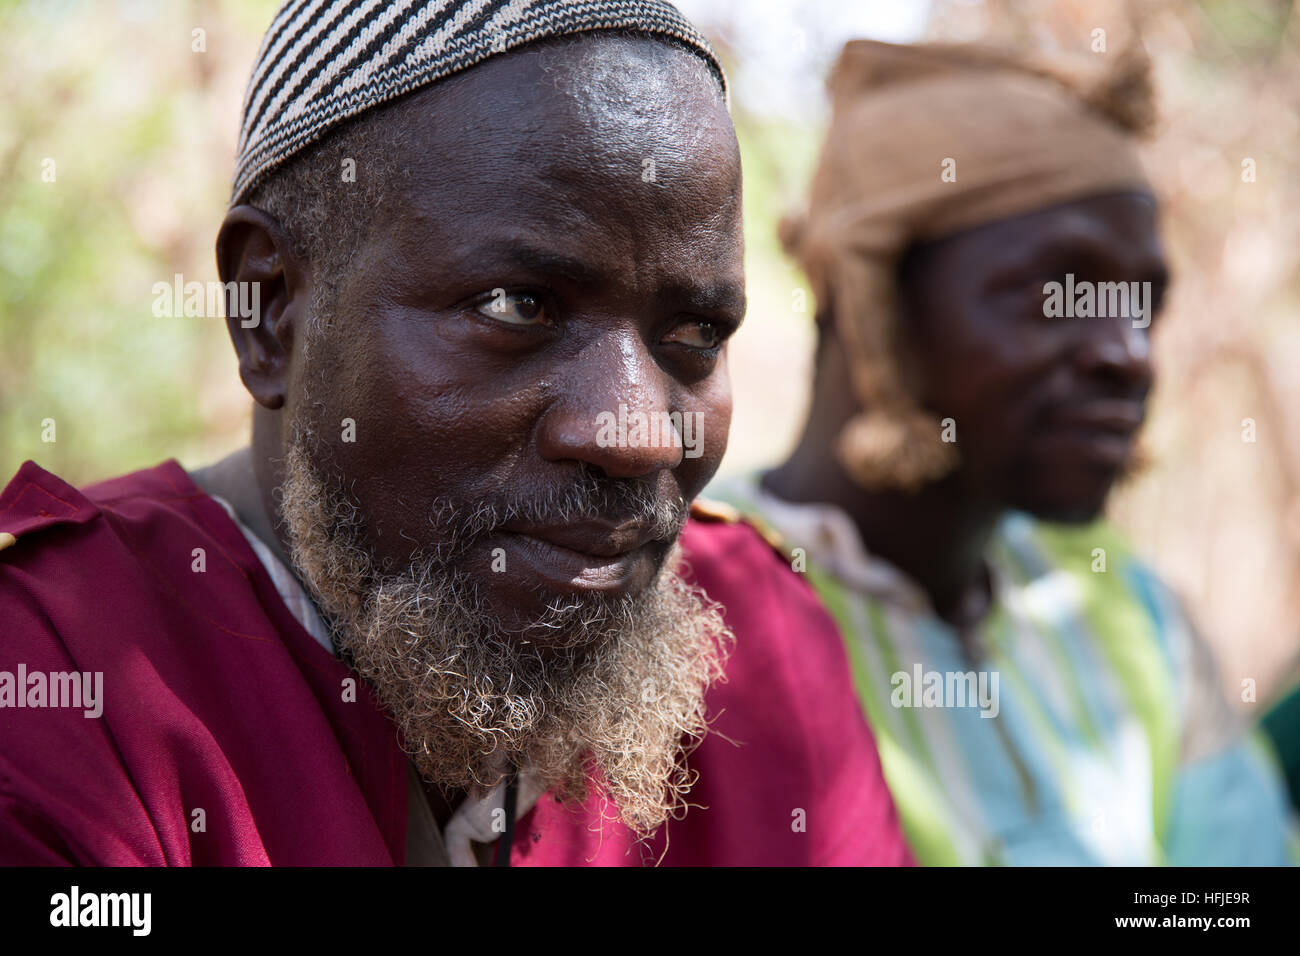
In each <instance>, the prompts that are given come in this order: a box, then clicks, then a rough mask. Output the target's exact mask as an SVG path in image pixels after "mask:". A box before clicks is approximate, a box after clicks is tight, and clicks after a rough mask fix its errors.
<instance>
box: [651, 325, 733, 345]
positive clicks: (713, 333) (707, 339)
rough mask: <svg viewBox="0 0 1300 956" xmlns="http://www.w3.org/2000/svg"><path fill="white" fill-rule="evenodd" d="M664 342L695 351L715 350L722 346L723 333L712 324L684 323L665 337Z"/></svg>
mask: <svg viewBox="0 0 1300 956" xmlns="http://www.w3.org/2000/svg"><path fill="white" fill-rule="evenodd" d="M664 341H665V342H676V343H677V344H679V345H687V346H690V347H691V348H695V349H713V348H717V347H718V346H719V345H721V344H722V331H721V330H720V329H719V328H718V327H717V326H716V325H715V324H714V323H712V322H703V321H696V322H683V323H682V324H681V325H679V326H677V328H675V329H673V330H672V331H671V332H669V333H668V334H667V335H666V336H664Z"/></svg>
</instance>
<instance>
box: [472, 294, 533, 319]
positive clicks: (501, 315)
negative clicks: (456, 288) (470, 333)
mask: <svg viewBox="0 0 1300 956" xmlns="http://www.w3.org/2000/svg"><path fill="white" fill-rule="evenodd" d="M474 310H475V311H476V312H478V313H479V314H480V315H486V316H487V317H488V318H490V319H497V320H498V321H501V322H505V323H507V324H509V325H546V324H547V323H548V322H549V317H548V316H547V314H546V307H545V306H544V305H543V304H542V299H541V297H540V296H537V295H533V294H532V293H529V292H511V291H509V290H507V289H493V290H492V295H491V296H489V297H488V298H486V299H484V300H483V301H482V302H480V303H479V304H478V305H477V306H475V307H474Z"/></svg>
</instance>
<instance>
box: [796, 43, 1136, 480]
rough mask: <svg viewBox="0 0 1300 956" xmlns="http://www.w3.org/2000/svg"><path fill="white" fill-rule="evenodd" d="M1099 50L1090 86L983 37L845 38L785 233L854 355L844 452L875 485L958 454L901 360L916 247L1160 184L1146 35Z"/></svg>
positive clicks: (929, 470) (922, 476)
mask: <svg viewBox="0 0 1300 956" xmlns="http://www.w3.org/2000/svg"><path fill="white" fill-rule="evenodd" d="M1097 59H1098V60H1103V61H1106V65H1107V67H1108V68H1109V69H1108V71H1107V73H1106V75H1105V76H1104V77H1102V78H1101V79H1100V80H1094V81H1092V82H1089V81H1088V80H1087V79H1086V73H1085V72H1083V71H1079V70H1075V71H1074V72H1073V73H1067V72H1066V71H1065V70H1063V69H1062V68H1061V67H1057V66H1053V67H1049V66H1047V65H1046V64H1040V63H1035V62H1033V61H1030V60H1028V59H1026V58H1023V57H1017V56H1014V55H1011V54H1008V53H1005V52H1001V51H997V50H993V49H988V48H983V47H973V46H943V45H916V46H895V45H893V44H887V43H877V42H874V41H868V40H854V41H851V42H850V43H848V44H847V45H846V46H845V47H844V51H843V53H841V55H840V58H839V60H838V61H837V63H836V64H835V67H834V69H833V70H832V73H831V77H830V81H829V87H830V93H831V107H832V113H831V122H830V128H829V130H828V132H827V138H826V145H825V146H824V148H823V152H822V155H821V160H820V163H819V166H818V168H817V172H816V174H815V176H814V178H813V183H812V191H811V196H810V199H809V203H808V209H807V213H806V214H805V215H804V216H803V217H800V218H787V220H786V221H785V222H783V223H782V236H781V238H782V241H783V242H784V243H785V246H786V249H787V251H788V252H789V253H790V254H791V255H792V256H793V257H794V258H795V259H796V260H797V261H798V262H799V264H800V265H801V266H802V267H803V268H804V271H805V272H806V273H807V274H808V278H809V281H810V282H811V284H812V287H813V292H814V294H815V295H816V296H817V300H818V304H819V308H820V309H821V310H822V311H823V312H824V313H826V314H827V315H829V316H831V317H832V318H833V321H834V322H835V323H836V326H835V327H836V329H837V331H838V332H839V335H840V338H841V339H842V341H843V346H844V348H845V349H846V350H847V351H848V358H849V368H850V372H851V376H852V384H853V390H854V393H855V395H856V397H857V399H858V401H859V402H860V404H861V405H862V411H860V412H859V413H858V414H857V415H856V416H855V417H854V418H853V419H852V420H850V421H849V423H848V424H847V425H846V426H845V428H844V430H843V431H842V432H841V434H840V439H839V443H838V447H837V449H836V451H837V454H838V457H839V459H840V461H841V463H842V464H843V465H844V467H845V469H846V470H847V471H848V473H849V474H850V475H851V476H852V477H853V478H854V480H856V481H857V482H859V483H860V484H862V485H864V486H866V487H873V488H879V487H901V488H917V487H919V486H921V485H923V484H925V483H926V482H928V481H931V480H934V479H935V478H938V477H941V476H943V475H944V474H946V473H948V472H949V471H950V470H951V469H952V468H953V467H954V466H955V464H956V462H957V455H956V451H955V447H954V445H952V444H949V443H945V442H943V441H942V440H941V429H940V423H939V422H938V421H937V420H936V419H935V418H934V416H932V415H930V414H928V413H927V412H925V411H923V410H922V409H921V408H919V407H918V406H917V405H916V403H915V402H914V400H913V399H912V397H911V396H910V395H908V394H907V392H906V391H905V390H904V388H903V385H902V383H901V381H900V377H899V374H898V369H897V365H896V362H895V359H894V352H893V327H894V321H895V314H896V308H895V291H894V286H895V275H896V271H897V267H898V261H899V258H900V257H901V256H902V254H903V253H904V251H905V250H906V249H907V247H908V246H909V245H911V244H912V243H914V242H917V241H925V240H931V239H936V238H939V237H941V236H944V235H948V234H951V233H954V232H957V231H960V230H962V229H966V228H970V227H972V226H978V225H982V224H985V223H988V222H992V221H994V220H997V219H1004V218H1008V217H1011V216H1016V215H1020V214H1022V213H1026V212H1030V211H1032V210H1034V209H1037V208H1041V207H1044V206H1049V205H1053V204H1055V203H1059V202H1067V201H1069V200H1072V199H1078V198H1082V197H1084V196H1087V195H1092V194H1098V193H1104V192H1110V191H1115V190H1121V189H1131V188H1137V189H1142V190H1147V191H1149V190H1150V186H1149V185H1148V184H1147V180H1146V177H1145V176H1144V174H1143V172H1142V167H1141V164H1140V162H1139V160H1138V156H1137V149H1136V137H1135V135H1134V134H1136V133H1141V132H1144V131H1145V130H1146V129H1147V128H1149V126H1150V124H1151V122H1152V116H1153V106H1152V96H1151V87H1150V82H1149V63H1148V61H1147V60H1146V57H1145V55H1144V54H1143V53H1141V51H1140V48H1138V47H1136V46H1130V47H1129V48H1128V50H1126V51H1125V52H1124V53H1121V54H1109V55H1105V54H1103V55H1099V56H1097ZM1116 60H1118V63H1117V62H1116ZM946 161H947V165H946V167H945V162H946ZM945 168H947V169H948V170H949V174H948V175H947V176H944V175H942V174H943V173H944V170H945ZM954 173H955V178H954V175H953V174H954Z"/></svg>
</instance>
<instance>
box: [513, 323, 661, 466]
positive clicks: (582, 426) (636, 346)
mask: <svg viewBox="0 0 1300 956" xmlns="http://www.w3.org/2000/svg"><path fill="white" fill-rule="evenodd" d="M562 380H563V382H564V385H563V389H564V393H563V394H562V395H561V396H560V397H558V398H557V399H556V400H555V401H554V402H553V403H552V404H551V405H550V406H549V407H548V408H547V410H546V412H545V413H544V415H543V416H542V421H541V424H540V427H539V434H538V445H539V451H540V452H541V454H542V457H544V458H546V459H547V460H550V461H563V460H574V461H581V462H584V463H586V464H588V465H591V466H593V467H595V468H599V469H600V470H601V471H603V472H604V473H605V474H606V475H608V476H609V477H611V478H640V477H643V476H648V475H654V474H656V473H657V472H659V471H663V470H666V469H667V470H671V469H673V468H676V467H677V466H678V465H679V464H681V462H682V458H683V448H682V443H681V436H680V434H679V433H678V432H677V431H676V429H675V427H674V423H673V421H672V419H670V417H669V412H670V411H672V408H671V403H672V399H673V394H672V393H673V389H672V388H671V383H670V382H669V381H668V379H667V375H666V373H665V372H664V371H663V370H662V369H661V368H660V367H659V365H658V363H657V362H655V360H654V357H653V356H652V355H651V354H650V352H649V350H648V349H647V348H646V346H645V343H644V342H643V341H642V340H641V338H640V336H638V335H636V334H634V333H627V334H622V333H620V334H610V335H606V336H603V337H602V339H601V341H600V342H598V343H592V344H590V345H588V346H587V347H586V348H585V349H583V352H582V354H581V356H580V358H579V359H578V360H577V361H576V362H575V363H574V368H573V369H571V370H569V372H568V373H566V374H565V375H564V376H563V377H562Z"/></svg>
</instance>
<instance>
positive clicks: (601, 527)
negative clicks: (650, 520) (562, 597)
mask: <svg viewBox="0 0 1300 956" xmlns="http://www.w3.org/2000/svg"><path fill="white" fill-rule="evenodd" d="M494 538H495V540H496V541H497V542H499V543H500V545H501V546H503V547H504V548H505V549H506V565H505V574H506V576H507V580H510V579H517V578H518V577H519V576H521V573H522V576H524V577H533V578H535V579H537V580H538V583H540V584H542V585H543V587H545V588H546V589H547V590H552V591H605V592H617V593H626V592H630V591H635V590H639V589H641V588H643V587H645V586H646V585H648V584H649V583H650V581H651V579H652V578H653V576H654V572H655V570H656V561H655V551H656V548H655V545H656V543H658V542H657V541H656V539H655V538H654V537H653V536H652V535H651V534H650V533H649V530H648V529H647V528H646V527H645V526H644V525H639V524H624V525H612V524H604V523H600V522H579V523H574V524H567V525H551V526H539V525H521V524H512V525H508V526H506V527H504V528H502V529H501V530H500V531H499V532H498V533H497V535H495V536H494Z"/></svg>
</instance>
